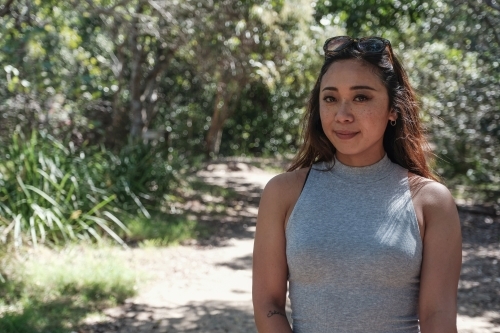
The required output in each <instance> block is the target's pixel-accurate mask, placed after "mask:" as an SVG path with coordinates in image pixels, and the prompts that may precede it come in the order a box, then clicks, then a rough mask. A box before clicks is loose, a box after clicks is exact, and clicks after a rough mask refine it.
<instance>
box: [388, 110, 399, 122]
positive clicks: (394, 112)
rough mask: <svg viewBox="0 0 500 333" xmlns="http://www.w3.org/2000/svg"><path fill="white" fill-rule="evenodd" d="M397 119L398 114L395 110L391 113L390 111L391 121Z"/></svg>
mask: <svg viewBox="0 0 500 333" xmlns="http://www.w3.org/2000/svg"><path fill="white" fill-rule="evenodd" d="M396 119H398V112H397V111H396V110H394V109H391V111H389V120H391V121H396Z"/></svg>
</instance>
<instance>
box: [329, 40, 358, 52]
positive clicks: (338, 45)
mask: <svg viewBox="0 0 500 333" xmlns="http://www.w3.org/2000/svg"><path fill="white" fill-rule="evenodd" d="M351 41H352V40H351V39H350V38H349V37H338V38H333V39H332V40H331V41H329V42H328V43H327V44H326V45H325V51H329V52H335V51H339V50H341V49H343V48H344V47H345V46H346V45H347V44H349V43H351Z"/></svg>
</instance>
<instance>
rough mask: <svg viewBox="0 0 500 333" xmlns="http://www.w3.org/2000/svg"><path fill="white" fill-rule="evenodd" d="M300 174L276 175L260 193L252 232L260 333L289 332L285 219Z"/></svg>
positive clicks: (256, 319)
mask: <svg viewBox="0 0 500 333" xmlns="http://www.w3.org/2000/svg"><path fill="white" fill-rule="evenodd" d="M300 174H302V173H301V172H293V173H286V174H281V175H278V176H276V177H274V178H273V179H272V180H271V181H270V182H269V183H268V184H267V186H266V188H265V189H264V192H263V193H262V198H261V201H260V206H259V214H258V217H257V229H256V232H255V243H254V252H253V288H252V297H253V306H254V316H255V323H256V325H257V330H258V331H259V333H291V332H292V329H291V328H290V324H289V323H288V320H287V318H286V315H285V304H286V292H287V278H288V265H287V260H286V248H285V246H286V240H285V220H286V218H287V213H288V211H289V208H290V204H291V202H293V199H294V198H295V197H298V194H300V188H299V191H297V188H298V186H297V181H296V180H297V179H298V178H300V177H297V176H298V175H300ZM297 192H299V193H297ZM295 199H296V198H295Z"/></svg>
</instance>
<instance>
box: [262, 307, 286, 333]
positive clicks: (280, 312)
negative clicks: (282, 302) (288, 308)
mask: <svg viewBox="0 0 500 333" xmlns="http://www.w3.org/2000/svg"><path fill="white" fill-rule="evenodd" d="M254 316H255V324H256V326H257V331H258V332H259V333H292V329H291V328H290V323H289V322H288V319H287V317H286V313H285V308H284V307H278V306H276V305H262V306H254Z"/></svg>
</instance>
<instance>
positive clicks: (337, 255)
mask: <svg viewBox="0 0 500 333" xmlns="http://www.w3.org/2000/svg"><path fill="white" fill-rule="evenodd" d="M328 166H329V165H328V164H327V163H324V162H321V163H316V164H314V165H313V167H312V169H311V171H310V174H309V177H308V178H307V181H306V183H305V185H304V188H303V190H302V193H301V195H300V197H299V199H298V200H297V203H296V204H295V207H294V209H293V211H292V214H291V215H290V218H289V221H288V224H287V227H286V241H287V243H286V256H287V261H288V269H289V297H290V301H291V306H292V320H293V332H294V333H344V332H345V333H353V332H363V333H368V332H369V333H391V332H394V333H406V332H412V333H415V332H419V325H418V315H417V308H418V292H419V284H420V266H421V261H422V241H421V238H420V231H419V228H418V223H417V218H416V214H415V209H414V207H413V203H412V199H411V193H410V188H409V184H408V171H407V170H406V169H404V168H402V167H400V166H399V165H397V164H394V163H392V162H391V161H390V159H389V158H388V157H387V155H386V156H385V157H384V158H383V159H382V160H380V161H379V162H377V163H376V164H373V165H370V166H366V167H350V166H347V165H344V164H342V163H340V162H339V161H338V160H336V161H335V165H334V167H333V169H332V170H329V171H328Z"/></svg>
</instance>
